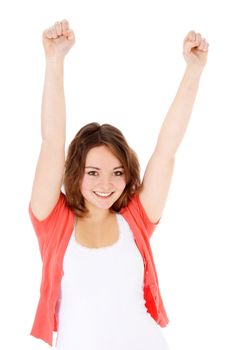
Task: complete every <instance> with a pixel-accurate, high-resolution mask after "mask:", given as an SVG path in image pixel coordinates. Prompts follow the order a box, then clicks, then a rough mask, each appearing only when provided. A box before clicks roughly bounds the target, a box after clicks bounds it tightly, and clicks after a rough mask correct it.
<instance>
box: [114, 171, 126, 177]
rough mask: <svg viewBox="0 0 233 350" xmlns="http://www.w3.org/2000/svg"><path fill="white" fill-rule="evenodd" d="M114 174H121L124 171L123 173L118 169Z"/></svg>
mask: <svg viewBox="0 0 233 350" xmlns="http://www.w3.org/2000/svg"><path fill="white" fill-rule="evenodd" d="M114 174H115V175H116V176H121V175H123V174H124V173H123V172H122V171H120V170H118V171H115V172H114Z"/></svg>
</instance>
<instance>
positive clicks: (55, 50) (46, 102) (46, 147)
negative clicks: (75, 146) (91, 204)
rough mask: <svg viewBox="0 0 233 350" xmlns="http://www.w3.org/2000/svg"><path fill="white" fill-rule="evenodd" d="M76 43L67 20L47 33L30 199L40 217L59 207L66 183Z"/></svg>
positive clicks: (43, 217)
mask: <svg viewBox="0 0 233 350" xmlns="http://www.w3.org/2000/svg"><path fill="white" fill-rule="evenodd" d="M59 23H60V25H59ZM74 42H75V38H74V34H73V32H72V31H71V30H69V24H68V21H66V20H64V21H62V22H56V24H55V25H54V26H53V27H51V29H48V30H46V31H44V32H43V44H44V48H45V55H46V68H45V80H44V90H43V97H42V106H41V136H42V143H41V149H40V154H39V158H38V162H37V166H36V171H35V177H34V181H33V186H32V192H31V199H30V203H31V208H32V212H33V214H34V215H35V216H36V218H37V219H38V220H43V219H45V218H46V217H47V216H48V215H49V214H50V212H51V211H52V209H53V208H54V207H55V205H56V203H57V201H58V199H59V196H60V191H61V186H62V183H63V174H64V165H65V138H66V108H65V96H64V58H65V55H66V53H67V52H68V51H69V49H70V48H71V47H72V46H73V44H74Z"/></svg>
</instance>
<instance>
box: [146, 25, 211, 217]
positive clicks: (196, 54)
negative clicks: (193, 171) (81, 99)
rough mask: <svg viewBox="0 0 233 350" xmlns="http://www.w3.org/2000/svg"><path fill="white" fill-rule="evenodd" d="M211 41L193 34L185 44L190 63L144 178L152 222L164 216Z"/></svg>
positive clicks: (185, 56)
mask: <svg viewBox="0 0 233 350" xmlns="http://www.w3.org/2000/svg"><path fill="white" fill-rule="evenodd" d="M208 47H209V44H208V42H207V41H206V40H205V39H204V38H202V37H201V34H199V33H195V32H194V31H190V32H189V33H188V34H187V35H186V37H185V39H184V42H183V55H184V59H185V61H186V63H187V65H186V69H185V72H184V76H183V78H182V80H181V83H180V86H179V88H178V91H177V94H176V96H175V98H174V101H173V102H172V104H171V106H170V108H169V110H168V112H167V115H166V117H165V119H164V122H163V124H162V127H161V130H160V133H159V136H158V141H157V144H156V147H155V150H154V152H153V153H152V156H151V158H150V160H149V162H148V165H147V167H146V170H145V174H144V177H143V182H142V188H141V190H140V192H139V197H140V200H141V202H142V205H143V207H144V209H145V211H146V213H147V215H148V217H149V219H150V220H151V221H152V222H154V223H156V222H157V221H158V220H159V218H160V217H161V216H162V212H163V209H164V206H165V202H166V199H167V195H168V191H169V187H170V183H171V178H172V174H173V169H174V162H175V154H176V151H177V149H178V147H179V145H180V143H181V141H182V139H183V137H184V134H185V131H186V129H187V126H188V122H189V119H190V116H191V112H192V109H193V104H194V101H195V98H196V95H197V91H198V86H199V81H200V78H201V75H202V72H203V69H204V67H205V64H206V62H207V56H208Z"/></svg>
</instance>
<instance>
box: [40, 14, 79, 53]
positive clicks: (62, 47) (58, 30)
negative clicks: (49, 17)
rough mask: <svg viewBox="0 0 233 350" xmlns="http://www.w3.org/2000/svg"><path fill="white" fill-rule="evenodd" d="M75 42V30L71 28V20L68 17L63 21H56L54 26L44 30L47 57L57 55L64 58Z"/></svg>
mask: <svg viewBox="0 0 233 350" xmlns="http://www.w3.org/2000/svg"><path fill="white" fill-rule="evenodd" d="M74 43H75V36H74V32H73V30H71V29H69V22H68V21H67V20H66V19H64V20H63V21H61V22H55V24H54V25H53V26H52V27H50V28H48V29H46V30H44V32H43V46H44V50H45V56H46V59H49V58H56V57H57V58H62V59H64V57H65V55H66V54H67V52H68V51H69V50H70V49H71V47H72V46H73V45H74Z"/></svg>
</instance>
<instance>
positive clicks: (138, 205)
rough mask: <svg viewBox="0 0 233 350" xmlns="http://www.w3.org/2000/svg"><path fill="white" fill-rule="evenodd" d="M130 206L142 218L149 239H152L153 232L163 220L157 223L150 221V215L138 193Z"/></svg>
mask: <svg viewBox="0 0 233 350" xmlns="http://www.w3.org/2000/svg"><path fill="white" fill-rule="evenodd" d="M129 206H132V207H133V208H134V210H133V211H134V212H136V213H137V215H139V216H140V218H141V220H142V222H143V224H144V227H145V229H146V232H147V234H148V238H149V239H150V238H151V236H152V234H153V232H154V230H155V228H156V227H157V225H158V224H159V222H160V220H161V217H160V218H159V220H157V222H155V223H154V222H152V221H151V220H150V219H149V217H148V215H147V213H146V211H145V209H144V207H143V205H142V202H141V201H140V197H139V193H138V192H135V194H134V196H133V198H132V200H131V203H130V204H129Z"/></svg>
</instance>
